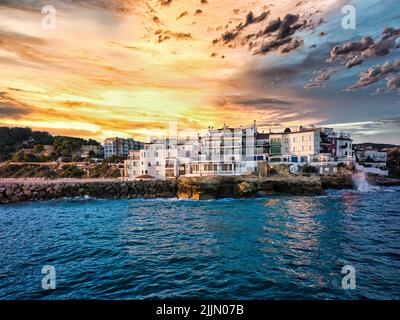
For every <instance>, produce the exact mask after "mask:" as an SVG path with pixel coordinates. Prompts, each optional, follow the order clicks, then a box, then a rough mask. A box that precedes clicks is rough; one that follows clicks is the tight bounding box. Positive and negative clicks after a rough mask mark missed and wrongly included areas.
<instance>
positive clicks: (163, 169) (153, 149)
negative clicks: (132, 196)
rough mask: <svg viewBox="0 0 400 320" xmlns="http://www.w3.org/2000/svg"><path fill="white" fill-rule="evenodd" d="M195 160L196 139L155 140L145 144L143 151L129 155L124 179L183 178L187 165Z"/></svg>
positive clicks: (196, 152) (196, 156)
mask: <svg viewBox="0 0 400 320" xmlns="http://www.w3.org/2000/svg"><path fill="white" fill-rule="evenodd" d="M197 159H198V140H197V139H195V140H193V139H189V138H186V139H182V140H178V139H175V138H174V139H156V140H153V141H152V142H151V143H146V144H145V145H144V149H143V150H138V151H131V152H130V153H129V157H128V160H126V161H125V162H124V163H125V168H124V177H125V178H128V179H131V180H132V179H136V178H140V177H141V176H144V175H146V176H151V177H154V178H156V179H171V178H175V177H179V176H184V175H186V168H187V165H188V164H190V163H191V162H192V161H195V160H197Z"/></svg>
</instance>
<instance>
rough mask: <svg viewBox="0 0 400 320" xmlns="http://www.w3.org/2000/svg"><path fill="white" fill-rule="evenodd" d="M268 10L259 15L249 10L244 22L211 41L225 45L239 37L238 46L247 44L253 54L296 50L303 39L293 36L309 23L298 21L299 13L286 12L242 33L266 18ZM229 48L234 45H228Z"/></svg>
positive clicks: (282, 52) (308, 25)
mask: <svg viewBox="0 0 400 320" xmlns="http://www.w3.org/2000/svg"><path fill="white" fill-rule="evenodd" d="M268 15H269V11H264V12H263V13H262V14H260V15H259V16H254V15H253V13H252V12H249V13H248V14H247V16H246V19H245V21H244V22H241V23H240V24H239V25H237V26H236V27H235V28H234V29H232V30H230V31H227V32H225V33H224V34H223V35H222V36H221V37H220V38H219V39H216V40H214V41H213V44H214V45H215V44H217V43H222V44H223V45H226V44H228V43H230V42H232V41H234V40H237V39H239V41H238V42H239V45H240V46H247V47H248V50H250V51H252V52H253V54H255V55H258V54H260V55H265V54H267V53H269V52H272V51H278V52H279V53H281V54H284V53H288V52H291V51H294V50H296V49H297V48H299V47H300V46H302V45H303V40H302V39H301V38H299V37H296V36H294V35H295V33H296V32H297V31H300V30H303V29H305V28H307V27H310V26H311V25H310V24H309V23H308V22H307V21H306V20H304V21H302V22H299V20H300V17H299V15H294V14H290V13H289V14H287V15H285V16H284V17H283V19H281V18H277V19H275V20H272V21H270V22H269V23H268V24H267V25H266V26H264V27H262V28H261V30H260V31H258V32H255V33H250V34H244V35H242V33H243V30H245V28H246V27H247V26H249V25H251V24H256V23H260V22H262V21H264V20H266V19H267V17H268ZM229 46H230V47H231V48H233V47H234V45H229Z"/></svg>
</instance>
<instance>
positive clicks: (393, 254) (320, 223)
mask: <svg viewBox="0 0 400 320" xmlns="http://www.w3.org/2000/svg"><path fill="white" fill-rule="evenodd" d="M0 299H1V300H9V299H34V300H35V299H39V300H41V299H49V300H52V299H107V300H109V299H111V300H114V299H115V300H119V299H245V300H250V299H257V300H258V299H259V300H263V299H277V300H279V299H313V300H314V299H334V300H348V299H351V300H353V299H400V188H399V187H385V188H372V189H367V190H362V192H361V191H358V190H341V191H328V192H327V194H326V195H324V196H318V197H297V196H278V195H271V196H266V197H262V198H252V199H222V200H212V201H192V200H178V199H167V200H161V199H160V200H98V199H91V198H77V199H61V200H53V201H47V202H37V203H20V204H13V205H3V206H0Z"/></svg>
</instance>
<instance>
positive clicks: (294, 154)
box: [269, 127, 330, 163]
mask: <svg viewBox="0 0 400 320" xmlns="http://www.w3.org/2000/svg"><path fill="white" fill-rule="evenodd" d="M269 138H270V139H269V141H270V162H271V163H273V162H279V163H308V162H325V161H329V160H330V155H329V154H328V152H326V153H323V152H322V151H323V150H322V147H321V129H320V128H303V127H300V130H298V131H292V130H290V129H286V130H285V131H284V132H281V133H270V135H269Z"/></svg>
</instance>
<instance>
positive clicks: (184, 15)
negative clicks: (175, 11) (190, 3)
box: [176, 11, 189, 20]
mask: <svg viewBox="0 0 400 320" xmlns="http://www.w3.org/2000/svg"><path fill="white" fill-rule="evenodd" d="M188 15H189V11H184V12H182V13H181V14H180V15H179V16H178V17H177V18H176V20H179V19H181V18H183V17H186V16H188Z"/></svg>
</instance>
